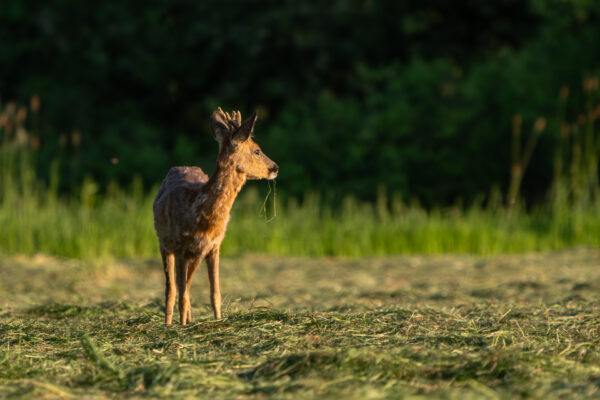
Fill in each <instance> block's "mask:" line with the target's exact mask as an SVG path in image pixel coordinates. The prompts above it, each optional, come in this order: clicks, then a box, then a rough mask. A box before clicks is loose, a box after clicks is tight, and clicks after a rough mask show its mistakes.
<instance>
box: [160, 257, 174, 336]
mask: <svg viewBox="0 0 600 400" xmlns="http://www.w3.org/2000/svg"><path fill="white" fill-rule="evenodd" d="M160 254H161V257H162V262H163V267H164V270H165V325H171V322H172V321H173V307H174V306H175V255H174V254H173V253H167V252H165V251H163V250H161V251H160Z"/></svg>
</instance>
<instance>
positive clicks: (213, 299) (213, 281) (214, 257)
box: [206, 249, 221, 319]
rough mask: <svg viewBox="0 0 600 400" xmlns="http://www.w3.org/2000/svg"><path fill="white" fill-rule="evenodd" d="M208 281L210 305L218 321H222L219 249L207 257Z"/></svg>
mask: <svg viewBox="0 0 600 400" xmlns="http://www.w3.org/2000/svg"><path fill="white" fill-rule="evenodd" d="M206 266H207V267H208V280H209V281H210V304H211V305H212V309H213V312H214V313H215V318H216V319H221V289H220V288H219V249H215V250H213V251H211V252H210V253H208V255H207V256H206Z"/></svg>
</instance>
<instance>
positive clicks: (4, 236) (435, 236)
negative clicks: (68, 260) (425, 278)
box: [0, 182, 600, 258]
mask: <svg viewBox="0 0 600 400" xmlns="http://www.w3.org/2000/svg"><path fill="white" fill-rule="evenodd" d="M86 185H93V184H92V183H89V182H88V183H86V184H85V185H84V187H83V189H82V192H83V194H82V195H81V196H77V197H71V198H68V199H60V198H58V197H57V196H56V195H54V194H53V193H52V191H49V190H37V191H34V190H31V191H29V192H27V193H25V194H23V193H19V192H16V193H5V195H4V196H3V201H2V202H1V203H0V224H1V226H2V227H3V229H2V230H0V252H2V253H5V254H15V253H24V254H34V253H38V252H43V253H49V254H55V255H60V256H65V257H76V258H97V257H116V258H120V257H136V256H150V255H156V254H157V240H156V236H155V233H154V227H153V216H152V201H153V193H152V192H150V193H149V194H142V192H141V190H140V189H139V188H134V189H130V190H116V189H115V190H113V191H112V193H111V194H109V195H106V196H103V197H102V198H93V199H92V198H91V197H90V196H88V195H85V193H86V190H87V191H89V188H87V186H86ZM134 186H135V185H134ZM263 200H264V198H263V197H262V196H261V195H259V192H258V191H257V190H255V188H249V189H248V190H246V191H244V192H243V193H242V195H241V196H240V198H239V199H238V200H237V203H236V205H235V206H234V210H233V215H232V220H231V222H230V224H229V229H228V233H227V237H226V239H225V242H224V244H223V252H224V253H225V254H229V255H231V254H241V253H244V252H261V253H268V254H279V255H311V256H320V255H343V256H352V257H362V256H370V255H384V254H399V253H413V254H414V253H428V254H430V253H445V252H454V253H475V254H497V253H505V252H524V251H535V250H551V249H561V248H565V247H571V246H576V245H587V246H598V245H600V206H599V205H597V204H595V205H592V206H588V207H586V208H584V209H581V208H576V207H565V208H562V209H557V208H554V209H550V208H548V207H540V208H537V209H534V210H531V211H530V212H523V211H522V210H520V209H518V208H513V209H510V210H508V209H505V208H502V207H497V208H491V207H489V208H484V207H480V206H474V207H471V208H466V209H463V208H459V207H452V208H447V209H434V210H429V211H428V210H425V209H423V208H421V207H418V206H415V205H413V206H406V205H405V204H403V203H402V202H401V201H399V200H392V201H388V200H386V199H385V198H384V199H380V201H378V202H377V203H375V204H370V203H361V202H358V201H356V200H355V199H353V198H351V197H348V198H347V199H346V200H345V201H343V202H342V204H341V205H340V206H339V207H332V206H331V205H329V204H327V203H325V202H324V201H322V200H321V199H320V198H319V197H318V196H316V195H308V196H306V197H305V199H304V200H303V201H302V202H299V201H296V200H294V199H287V200H282V199H281V196H279V197H278V202H279V204H278V206H277V207H278V208H277V216H276V217H275V218H272V219H270V220H266V219H265V217H264V215H263V216H261V215H260V214H261V211H260V210H261V208H262V205H263Z"/></svg>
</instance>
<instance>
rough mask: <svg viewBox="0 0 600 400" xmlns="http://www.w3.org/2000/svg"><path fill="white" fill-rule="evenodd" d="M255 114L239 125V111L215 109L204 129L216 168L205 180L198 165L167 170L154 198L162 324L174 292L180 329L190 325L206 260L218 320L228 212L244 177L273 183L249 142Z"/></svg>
mask: <svg viewBox="0 0 600 400" xmlns="http://www.w3.org/2000/svg"><path fill="white" fill-rule="evenodd" d="M255 122H256V112H255V113H254V114H253V115H252V116H251V117H250V118H248V119H247V120H246V121H244V122H243V123H242V115H241V114H240V112H239V111H234V112H233V113H232V115H231V116H230V115H229V113H225V112H223V110H221V108H220V107H219V109H218V110H216V111H214V112H213V113H212V116H211V118H210V130H211V133H212V135H213V137H214V138H215V140H216V141H217V142H219V155H218V156H217V167H216V169H215V172H214V173H213V175H212V176H211V177H210V179H209V178H208V176H207V175H206V174H205V173H204V172H203V171H202V169H200V168H198V167H173V168H171V169H170V170H169V172H168V174H167V176H166V177H165V180H164V181H163V182H162V184H161V186H160V188H159V189H158V193H157V195H156V199H155V200H154V206H153V208H154V228H155V229H156V234H157V236H158V242H159V245H160V253H161V256H162V262H163V267H164V270H165V278H166V288H165V324H166V325H170V324H171V322H172V319H173V306H174V305H175V285H177V290H178V294H179V315H180V317H181V325H185V324H186V323H188V322H191V321H192V312H191V305H190V285H191V283H192V276H193V275H194V272H196V269H197V268H198V266H199V265H200V263H201V262H202V259H204V258H206V264H207V267H208V278H209V281H210V300H211V305H212V309H213V312H214V314H215V318H216V319H220V318H221V292H220V289H219V251H220V248H221V242H222V241H223V238H224V237H225V230H226V229H227V223H228V222H229V213H230V211H231V207H232V206H233V202H234V200H235V198H236V197H237V195H238V193H239V192H240V189H241V188H242V186H243V185H244V183H245V182H246V180H248V179H275V178H276V177H277V172H278V171H279V167H278V166H277V164H275V163H274V162H273V161H272V160H271V159H269V157H267V156H266V155H265V154H263V153H262V152H261V150H260V147H258V145H257V144H256V143H255V142H254V141H253V140H252V139H251V133H252V131H253V129H254V123H255Z"/></svg>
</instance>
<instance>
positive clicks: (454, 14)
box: [0, 0, 600, 205]
mask: <svg viewBox="0 0 600 400" xmlns="http://www.w3.org/2000/svg"><path fill="white" fill-rule="evenodd" d="M599 50H600V2H596V1H593V0H590V1H583V0H581V1H575V0H530V1H524V0H496V1H492V2H485V1H478V0H465V1H445V0H443V1H442V0H437V1H421V0H418V1H417V0H410V1H396V0H390V1H383V0H381V1H377V0H360V1H357V0H338V1H329V2H309V1H298V0H293V1H292V0H289V1H271V0H265V1H222V0H220V1H212V0H209V1H207V0H205V1H160V2H159V1H150V2H138V1H106V2H92V3H89V2H82V1H77V0H60V1H51V2H42V1H26V0H3V1H2V2H0V96H1V98H2V101H6V100H16V101H18V102H20V103H23V104H27V102H28V101H29V98H30V97H31V96H32V95H34V94H38V95H39V96H40V98H41V108H40V112H39V115H37V116H36V119H34V120H32V122H31V123H32V126H31V128H30V129H32V130H34V133H37V134H39V136H40V139H41V145H40V147H39V150H38V167H37V168H38V170H39V172H40V174H41V176H42V177H44V176H46V175H47V174H48V172H47V171H49V165H50V163H51V162H52V160H56V159H58V160H60V171H61V173H60V175H61V187H62V189H63V190H70V189H73V188H75V187H76V186H77V185H79V184H80V183H81V182H82V180H83V178H84V177H85V176H91V177H92V178H93V179H95V180H97V181H98V182H100V183H101V184H102V185H106V184H107V183H108V182H111V181H118V182H120V183H128V182H130V181H131V179H132V177H133V176H134V175H138V176H141V177H142V179H143V182H144V184H145V186H146V187H147V188H150V187H151V185H154V184H156V183H158V182H160V180H161V179H162V178H163V176H164V175H165V173H166V171H167V170H168V168H169V166H171V165H181V164H195V165H199V166H201V167H203V168H204V169H205V170H207V172H209V173H210V172H211V171H212V169H213V165H214V160H215V157H216V152H217V145H216V143H214V142H213V140H212V138H211V136H210V135H209V133H208V118H209V115H210V112H211V111H212V110H213V109H214V108H216V107H217V106H222V107H223V108H224V109H226V110H231V109H240V110H241V111H242V114H243V115H248V114H249V113H250V112H252V111H253V110H254V109H257V110H258V112H259V122H258V124H257V129H256V140H257V142H258V143H259V144H261V145H262V147H263V149H264V150H265V153H267V154H268V155H269V156H271V157H272V158H273V159H274V160H276V161H277V162H278V163H279V165H280V168H281V169H280V171H281V172H280V177H279V179H278V190H280V191H282V192H284V193H287V194H291V195H302V194H303V193H306V192H307V191H319V192H324V193H328V194H330V195H333V196H339V195H345V194H352V195H355V196H358V197H360V198H363V199H372V198H374V197H375V194H376V192H377V189H378V188H380V187H383V188H386V189H387V190H388V191H389V192H397V193H399V194H401V195H402V196H403V197H404V198H405V199H410V198H418V199H420V200H421V201H422V202H424V203H425V204H427V205H433V204H436V205H443V204H449V203H453V202H455V201H457V200H460V199H462V200H464V201H471V200H472V199H473V198H474V197H475V196H477V195H479V194H487V193H489V192H490V188H492V187H493V186H494V185H499V187H500V188H501V189H502V190H503V191H505V190H506V186H507V184H508V180H509V175H510V164H511V161H510V158H511V148H510V144H511V124H512V123H511V121H512V119H513V116H514V115H515V114H519V115H521V116H522V118H523V132H524V133H523V134H524V136H525V138H524V139H526V136H527V135H528V134H530V132H531V127H532V126H533V124H534V121H535V120H536V119H538V118H539V117H544V118H546V120H547V126H546V129H545V131H544V133H543V134H542V136H541V138H540V141H539V144H538V146H537V148H536V150H535V153H534V155H533V159H532V162H531V166H530V168H529V169H528V170H527V172H526V175H525V179H524V185H523V186H524V187H523V192H524V194H525V196H526V198H528V199H529V200H530V201H539V200H541V199H543V197H544V196H545V195H546V193H547V190H548V187H549V184H550V181H551V179H552V157H553V149H554V141H555V140H556V137H557V135H558V132H559V129H558V126H559V124H560V123H561V120H562V118H566V119H567V120H576V118H577V116H578V114H579V113H580V112H581V111H582V110H583V108H584V106H583V104H584V102H585V101H586V96H585V94H584V93H583V92H584V91H583V89H582V80H583V79H585V78H586V77H589V76H593V75H596V76H597V75H598V73H599V72H600V51H599ZM561 88H563V89H562V90H563V97H564V95H565V93H566V92H565V90H566V89H565V88H568V89H569V97H568V104H567V109H566V110H567V113H566V116H564V117H563V116H562V115H560V114H561V113H560V112H558V111H557V110H558V103H559V101H560V99H559V92H560V90H561ZM117 160H118V162H117Z"/></svg>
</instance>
